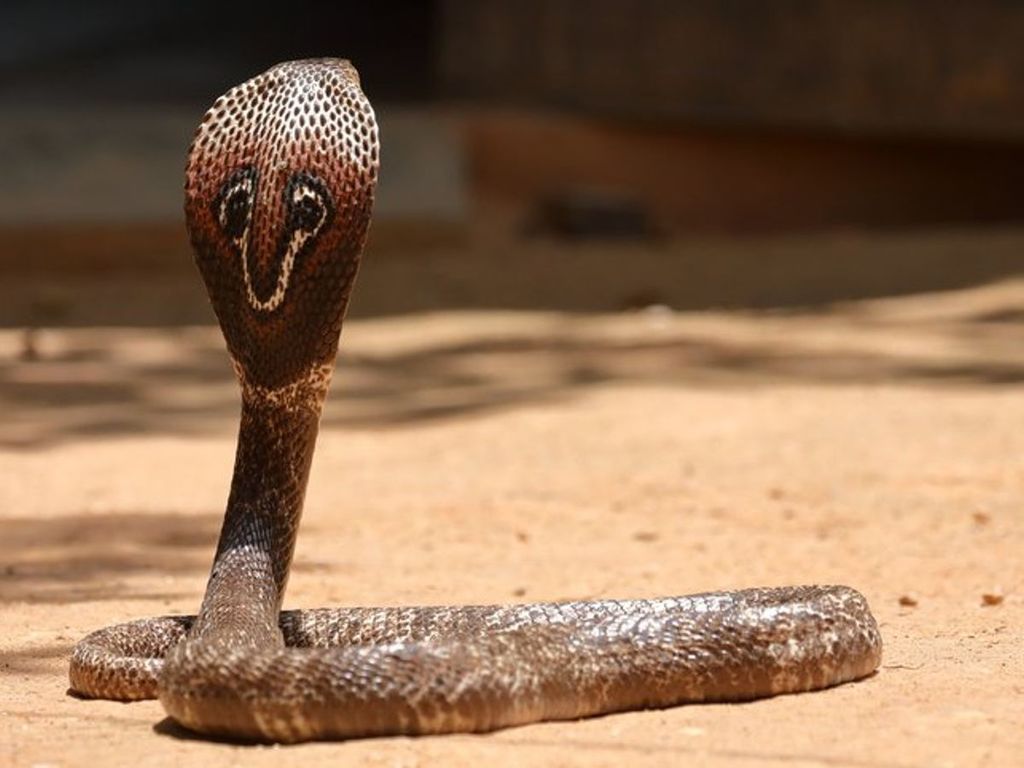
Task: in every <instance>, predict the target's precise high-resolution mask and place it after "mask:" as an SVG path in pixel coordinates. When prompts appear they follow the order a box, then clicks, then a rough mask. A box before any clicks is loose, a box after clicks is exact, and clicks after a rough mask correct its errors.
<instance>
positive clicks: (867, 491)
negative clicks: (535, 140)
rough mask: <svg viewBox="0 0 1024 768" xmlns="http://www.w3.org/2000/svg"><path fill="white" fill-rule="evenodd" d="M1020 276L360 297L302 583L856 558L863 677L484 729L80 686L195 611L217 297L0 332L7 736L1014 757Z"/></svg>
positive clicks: (450, 757) (422, 760) (1020, 549)
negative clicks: (213, 704)
mask: <svg viewBox="0 0 1024 768" xmlns="http://www.w3.org/2000/svg"><path fill="white" fill-rule="evenodd" d="M1021 307H1024V281H1019V280H1013V279H1007V280H1002V281H999V282H995V283H991V284H989V285H987V286H983V287H980V288H973V289H965V290H957V291H950V292H945V293H934V294H925V295H918V296H913V297H907V298H899V299H876V300H864V301H854V302H848V303H843V304H833V305H829V306H827V307H825V308H822V309H818V310H813V311H812V310H806V311H787V312H783V313H779V312H769V313H758V314H754V313H749V312H710V311H709V312H688V313H672V312H669V311H667V310H664V309H657V308H655V309H652V310H648V311H644V312H626V313H612V314H599V313H597V314H595V313H576V314H560V313H555V312H531V311H519V312H494V311H490V312H489V311H465V312H437V313H415V314H409V315H405V316H398V317H390V318H382V319H357V320H353V321H352V322H350V323H349V324H348V325H347V326H346V329H345V335H344V344H343V346H344V350H345V351H344V354H343V358H342V360H341V364H340V367H339V371H338V374H337V376H336V378H335V390H334V393H333V394H332V396H331V399H330V402H329V403H328V408H327V413H326V416H325V420H324V430H323V432H322V435H321V441H320V445H319V450H318V453H317V455H316V459H315V461H314V467H313V472H312V480H311V484H310V489H309V496H308V501H307V505H306V514H305V519H304V522H303V530H302V533H301V535H300V539H299V544H298V551H297V555H296V562H295V568H294V573H293V576H292V580H291V584H290V591H289V594H288V597H287V601H286V602H287V604H288V605H290V606H318V605H351V604H386V605H393V604H404V603H438V602H443V601H458V602H496V601H523V600H542V599H559V598H577V597H613V596H621V597H641V596H655V595H663V594H678V593H687V592H694V591H702V590H711V589H721V588H730V587H741V586H753V585H770V584H791V583H807V582H838V583H845V584H850V585H853V586H856V587H857V588H859V589H860V590H861V591H863V592H864V593H865V595H866V596H867V597H868V599H869V601H870V603H871V605H872V607H873V609H874V611H875V613H876V615H877V617H878V619H879V622H880V624H881V628H882V633H883V636H884V640H885V655H884V660H883V663H882V667H881V669H880V670H879V672H878V673H877V674H876V675H875V676H873V677H872V678H870V679H867V680H864V681H861V682H858V683H855V684H850V685H844V686H840V687H838V688H834V689H831V690H828V691H823V692H818V693H813V694H805V695H799V696H785V697H779V698H775V699H770V700H763V701H758V702H754V703H749V704H740V705H713V706H684V707H678V708H674V709H669V710H664V711H650V712H637V713H629V714H620V715H614V716H607V717H601V718H594V719H590V720H586V721H580V722H567V723H545V724H538V725H531V726H527V727H520V728H514V729H509V730H505V731H502V732H499V733H495V734H490V735H459V736H444V737H429V738H416V739H410V738H388V739H369V740H356V741H350V742H347V743H334V744H307V745H299V746H294V747H266V746H257V747H254V746H240V745H232V744H223V743H215V742H209V741H205V740H201V739H195V738H192V737H190V736H189V735H188V734H187V733H185V732H183V731H181V730H180V729H178V728H176V727H175V726H174V725H173V724H171V723H170V722H169V721H168V720H166V719H165V716H164V714H163V712H162V710H161V708H160V706H159V704H158V703H156V702H144V703H137V704H130V705H126V704H118V703H110V702H96V701H83V700H79V699H76V698H73V697H71V696H69V695H68V693H67V685H68V684H67V658H68V654H69V650H70V648H71V646H72V644H73V643H74V642H75V641H76V640H77V639H78V638H80V637H81V636H82V635H84V634H85V633H87V632H89V631H90V630H92V629H95V628H98V627H101V626H104V625H106V624H109V623H112V622H117V621H124V620H128V619H133V618H136V617H142V616H148V615H153V614H166V613H188V612H193V611H194V610H195V608H196V607H197V605H198V601H199V599H200V596H201V593H202V589H203V586H204V581H205V577H206V574H207V569H208V567H209V561H210V557H211V553H212V547H213V544H214V541H215V538H216V534H217V529H218V525H219V517H220V514H221V512H222V510H223V505H224V500H225V497H226V492H227V485H228V480H229V474H230V468H231V462H232V457H233V450H234V444H233V443H234V426H235V418H236V412H237V394H236V390H235V385H234V383H233V381H232V380H231V373H230V370H229V368H228V366H227V363H226V361H225V358H224V355H223V352H222V348H221V341H220V337H219V333H218V331H217V330H216V329H215V328H212V327H210V326H184V327H151V328H141V329H140V328H126V327H120V328H117V327H75V328H67V329H62V330H52V331H43V332H41V333H40V334H39V336H38V338H37V346H38V353H39V356H40V359H39V360H37V361H29V362H23V361H19V360H18V355H19V351H20V348H21V344H22V335H21V332H20V331H19V330H17V329H9V330H3V331H0V359H2V360H3V361H4V365H3V367H2V368H0V408H2V414H3V425H2V427H0V468H2V469H0V471H2V481H0V532H2V535H0V606H2V617H3V632H2V633H0V674H2V686H0V765H4V766H6V765H13V766H38V767H40V768H41V767H42V766H73V765H93V766H95V765H128V764H130V765H137V766H164V765H187V764H197V765H199V764H206V765H236V764H239V765H240V764H244V765H247V766H256V765H274V766H291V765H295V766H303V767H304V768H312V767H313V766H319V765H328V764H329V765H332V766H333V765H368V766H409V767H411V766H427V765H443V766H463V765H465V766H470V765H481V764H487V765H489V766H491V768H499V767H500V766H506V765H509V766H511V765H558V766H571V765H587V766H602V765H616V766H618V765H629V766H647V765H666V766H668V765H672V766H678V765H689V766H705V765H706V766H735V765H739V766H774V765H790V766H818V765H823V766H1013V765H1021V764H1022V763H1024V643H1022V637H1021V635H1022V629H1021V628H1022V627H1024V565H1022V553H1024V513H1022V510H1021V502H1022V499H1024V429H1022V425H1024V326H1022V325H1021V318H1022V316H1024V313H1022V310H1021Z"/></svg>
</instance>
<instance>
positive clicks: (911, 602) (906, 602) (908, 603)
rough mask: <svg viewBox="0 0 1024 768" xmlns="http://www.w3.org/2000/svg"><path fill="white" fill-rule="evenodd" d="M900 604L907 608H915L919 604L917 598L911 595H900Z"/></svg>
mask: <svg viewBox="0 0 1024 768" xmlns="http://www.w3.org/2000/svg"><path fill="white" fill-rule="evenodd" d="M900 605H902V606H905V607H907V608H913V607H914V606H916V605H917V598H916V597H911V596H910V595H900Z"/></svg>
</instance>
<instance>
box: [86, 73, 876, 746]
mask: <svg viewBox="0 0 1024 768" xmlns="http://www.w3.org/2000/svg"><path fill="white" fill-rule="evenodd" d="M378 163H379V156H378V132H377V126H376V122H375V118H374V114H373V111H372V109H371V107H370V104H369V102H368V101H367V99H366V97H365V96H364V95H363V93H362V90H361V88H360V83H359V77H358V75H357V73H356V71H355V69H354V68H353V67H352V66H351V65H350V64H349V63H348V62H347V61H344V60H340V59H317V60H306V61H298V62H289V63H285V64H280V65H278V66H275V67H273V68H272V69H270V70H268V71H267V72H265V73H263V74H261V75H259V76H257V77H255V78H253V79H251V80H249V81H247V82H245V83H243V84H242V85H239V86H237V87H235V88H233V89H231V90H230V91H228V93H226V94H225V95H224V96H222V97H221V98H219V99H218V100H217V101H216V102H215V103H214V105H213V107H212V108H211V109H210V110H209V111H208V112H207V114H206V116H205V118H204V120H203V121H202V123H201V125H200V126H199V128H198V130H197V132H196V135H195V138H194V140H193V143H192V146H191V149H190V152H189V158H188V165H187V169H186V182H185V213H186V219H187V223H188V229H189V234H190V237H191V241H192V246H193V249H194V251H195V257H196V262H197V264H198V267H199V270H200V272H201V273H202V276H203V278H204V280H205V281H206V285H207V289H208V291H209V295H210V300H211V303H212V305H213V308H214V310H215V312H216V314H217V317H218V320H219V321H220V324H221V327H222V330H223V332H224V336H225V339H226V341H227V348H228V351H229V353H230V356H231V359H232V361H233V364H234V368H235V372H236V374H237V376H238V379H239V381H240V384H241V390H242V408H241V418H240V427H239V436H238V447H237V453H236V458H235V467H234V475H233V479H232V485H231V491H230V495H229V498H228V503H227V510H226V513H225V516H224V523H223V527H222V530H221V534H220V539H219V542H218V545H217V550H216V555H215V558H214V562H213V568H212V571H211V573H210V577H209V582H208V584H207V588H206V594H205V597H204V598H203V602H202V605H201V607H200V609H199V613H198V615H197V616H168V617H162V618H154V619H145V620H141V621H136V622H132V623H128V624H122V625H118V626H113V627H108V628H106V629H101V630H99V631H97V632H93V633H92V634H91V635H88V636H87V637H86V638H85V639H83V640H82V641H81V642H80V643H79V644H78V645H77V646H76V647H75V649H74V651H73V653H72V657H71V666H70V680H71V687H72V690H73V691H75V692H77V693H78V694H80V695H82V696H85V697H95V698H110V699H121V700H131V699H143V698H153V697H159V699H160V701H161V702H162V704H163V706H164V708H165V709H166V710H167V712H168V714H169V715H170V716H171V717H172V718H174V720H176V721H177V722H179V723H180V724H182V725H184V726H185V727H187V728H189V729H192V730H194V731H198V732H200V733H203V734H210V735H218V736H227V737H231V738H236V739H250V740H260V741H281V742H294V741H302V740H308V739H326V738H348V737H358V736H370V735H381V734H423V733H443V732H453V731H486V730H491V729H495V728H501V727H504V726H510V725H516V724H522V723H529V722H535V721H539V720H552V719H568V718H578V717H584V716H587V715H595V714H600V713H607V712H615V711H621V710H627V709H637V708H644V707H664V706H669V705H674V704H679V703H683V702H699V701H738V700H745V699H753V698H757V697H762V696H771V695H774V694H780V693H791V692H797V691H806V690H811V689H816V688H823V687H826V686H831V685H835V684H838V683H842V682H845V681H849V680H854V679H857V678H860V677H864V676H866V675H869V674H871V673H872V672H873V671H874V670H875V669H876V667H877V666H878V664H879V661H880V658H881V639H880V636H879V633H878V628H877V625H876V623H875V620H874V618H873V617H872V615H871V613H870V611H869V609H868V606H867V603H866V602H865V600H864V598H863V597H862V596H861V595H860V594H859V593H858V592H856V591H855V590H853V589H850V588H848V587H836V586H807V587H783V588H770V589H747V590H741V591H735V592H716V593H708V594H702V595H693V596H687V597H673V598H662V599H653V600H599V601H586V602H565V603H538V604H526V605H503V606H463V607H458V606H437V607H409V608H339V609H316V610H300V611H283V612H282V611H281V603H282V599H283V595H284V590H285V584H286V582H287V579H288V572H289V569H290V566H291V560H292V554H293V551H294V547H295V539H296V533H297V530H298V525H299V518H300V516H301V512H302V504H303V498H304V496H305V490H306V483H307V479H308V476H309V468H310V461H311V458H312V456H313V449H314V445H315V442H316V437H317V430H318V426H319V420H320V413H321V409H322V406H323V402H324V398H325V396H326V394H327V389H328V385H329V383H330V379H331V372H332V370H333V367H334V358H335V354H336V352H337V348H338V339H339V334H340V332H341V324H342V319H343V317H344V314H345V309H346V306H347V304H348V298H349V293H350V290H351V288H352V284H353V280H354V279H355V276H356V270H357V267H358V264H359V259H360V255H361V253H362V249H363V244H364V241H365V239H366V232H367V228H368V226H369V222H370V215H371V209H372V206H373V196H374V189H375V185H376V180H377V170H378Z"/></svg>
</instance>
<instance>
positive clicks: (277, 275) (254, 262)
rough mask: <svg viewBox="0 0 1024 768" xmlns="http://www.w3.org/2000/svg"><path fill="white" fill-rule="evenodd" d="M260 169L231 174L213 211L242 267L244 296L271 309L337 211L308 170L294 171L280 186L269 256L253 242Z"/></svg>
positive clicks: (261, 309) (261, 308)
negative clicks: (278, 223)
mask: <svg viewBox="0 0 1024 768" xmlns="http://www.w3.org/2000/svg"><path fill="white" fill-rule="evenodd" d="M258 180H259V174H258V172H257V170H256V169H255V168H254V167H253V166H246V167H243V168H240V169H238V170H237V171H235V172H234V173H233V174H231V176H229V177H228V179H227V181H225V182H224V185H223V186H222V188H221V191H220V193H219V194H218V195H217V197H216V198H215V200H214V202H213V208H214V211H213V213H214V216H215V218H216V220H217V222H218V224H219V225H220V228H221V231H222V232H223V234H224V235H225V236H226V237H227V238H228V239H229V240H230V241H231V244H232V245H233V247H234V250H235V252H236V254H237V256H238V258H239V261H240V263H241V267H242V282H243V287H244V289H245V296H246V301H247V302H248V304H249V306H250V307H252V308H253V309H254V310H256V311H257V312H266V313H270V312H273V311H274V310H276V309H277V308H278V307H280V306H281V305H282V304H283V303H284V300H285V296H286V295H287V292H288V286H289V284H290V283H291V280H292V276H293V274H294V272H295V269H296V265H297V262H299V261H300V260H301V258H302V257H303V256H305V255H306V254H307V253H308V252H309V251H310V249H311V248H312V247H313V244H314V243H315V242H316V240H317V238H318V236H319V235H320V233H321V232H322V231H323V230H324V228H325V227H326V226H327V225H328V224H329V223H330V221H331V219H332V218H333V215H334V205H333V203H332V201H331V196H330V194H329V192H328V191H327V187H326V185H325V184H324V183H323V181H322V180H321V179H319V178H318V177H317V176H316V175H315V174H313V173H311V172H309V171H299V172H296V173H293V174H292V175H291V176H290V177H289V179H288V182H287V183H286V184H285V185H284V189H283V191H282V197H283V200H282V202H283V206H284V211H285V215H284V219H283V226H282V228H281V231H280V234H279V235H278V236H277V237H273V235H271V239H272V242H274V243H275V245H274V247H273V250H272V252H271V253H272V255H271V256H270V257H269V258H260V255H259V253H258V248H256V247H254V242H253V240H254V239H256V240H258V239H259V238H254V237H253V226H252V225H253V219H254V208H255V201H256V192H257V186H258Z"/></svg>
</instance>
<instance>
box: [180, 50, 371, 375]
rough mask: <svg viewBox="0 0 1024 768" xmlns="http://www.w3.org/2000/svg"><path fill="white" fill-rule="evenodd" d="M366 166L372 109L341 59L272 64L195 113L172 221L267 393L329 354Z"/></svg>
mask: <svg viewBox="0 0 1024 768" xmlns="http://www.w3.org/2000/svg"><path fill="white" fill-rule="evenodd" d="M378 161H379V151H378V138H377V125H376V122H375V119H374V115H373V110H372V108H371V107H370V103H369V101H367V99H366V97H365V96H364V95H363V92H362V90H361V89H360V85H359V75H358V74H357V73H356V70H355V68H354V67H353V66H352V65H351V64H350V63H349V62H347V61H345V60H343V59H312V60H306V61H294V62H287V63H284V64H279V65H277V66H275V67H273V68H271V69H269V70H267V71H266V72H264V73H263V74H261V75H259V76H257V77H254V78H253V79H251V80H248V81H247V82H245V83H242V84H241V85H239V86H237V87H235V88H232V89H231V90H230V91H228V92H227V93H226V94H224V95H223V96H221V97H220V98H219V99H217V101H216V102H214V104H213V106H212V107H211V108H210V109H209V111H207V113H206V116H205V117H204V118H203V121H202V123H201V124H200V126H199V128H198V130H197V131H196V135H195V138H194V140H193V142H192V147H191V149H190V150H189V156H188V165H187V167H186V171H185V217H186V222H187V225H188V230H189V235H190V237H191V240H192V247H193V250H194V251H195V257H196V263H197V265H198V266H199V271H200V272H201V273H202V276H203V279H204V280H205V281H206V287H207V290H208V292H209V294H210V301H211V303H212V305H213V309H214V311H215V312H216V314H217V318H218V319H219V321H220V324H221V328H222V329H223V331H224V336H225V338H226V340H227V344H228V350H229V351H230V353H231V355H232V357H233V359H234V361H235V364H236V368H237V369H238V370H239V373H240V376H241V377H242V378H243V383H248V384H254V385H257V386H259V387H262V388H268V389H276V388H279V387H282V386H286V385H289V384H292V383H295V382H297V381H301V380H303V379H304V378H305V377H309V376H310V375H311V371H316V370H318V369H322V368H323V367H324V366H325V365H331V364H332V363H333V360H334V355H335V354H336V352H337V347H338V335H339V333H340V331H341V323H342V319H343V318H344V315H345V309H346V306H347V304H348V296H349V292H350V290H351V288H352V283H353V280H354V279H355V275H356V271H357V269H358V266H359V258H360V254H361V252H362V249H363V244H364V242H365V239H366V231H367V228H368V226H369V221H370V215H371V211H372V207H373V194H374V188H375V185H376V181H377V168H378Z"/></svg>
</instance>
